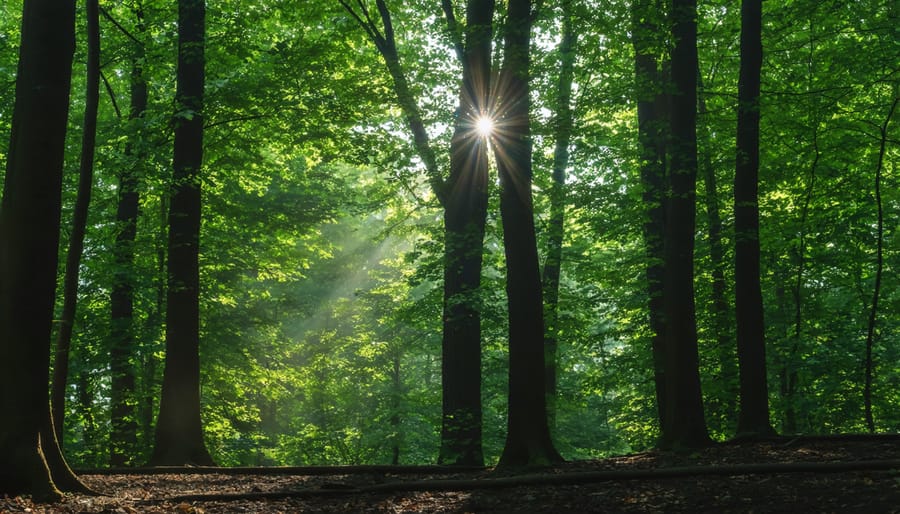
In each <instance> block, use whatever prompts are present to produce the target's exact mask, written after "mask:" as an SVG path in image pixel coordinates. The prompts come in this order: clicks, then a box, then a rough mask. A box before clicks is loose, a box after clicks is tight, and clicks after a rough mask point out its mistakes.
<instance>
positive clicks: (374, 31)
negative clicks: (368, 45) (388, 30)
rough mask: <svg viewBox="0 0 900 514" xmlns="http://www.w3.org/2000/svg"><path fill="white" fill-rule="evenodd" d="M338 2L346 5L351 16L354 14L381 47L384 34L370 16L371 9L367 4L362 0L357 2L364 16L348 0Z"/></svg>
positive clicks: (360, 24) (361, 25) (357, 21)
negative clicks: (367, 7) (369, 9)
mask: <svg viewBox="0 0 900 514" xmlns="http://www.w3.org/2000/svg"><path fill="white" fill-rule="evenodd" d="M338 2H340V4H341V5H342V6H343V7H344V10H346V11H347V12H348V13H349V14H350V16H353V18H354V19H355V20H356V23H357V24H359V26H360V27H362V29H363V30H365V31H366V34H367V35H368V36H369V38H370V39H371V40H372V41H373V42H374V43H375V46H378V47H379V48H380V47H381V45H382V44H383V42H384V36H382V35H381V33H380V32H379V31H378V27H377V26H375V23H374V22H373V21H372V18H371V17H369V11H368V9H366V6H365V5H363V3H362V2H361V1H359V0H357V3H358V4H359V6H360V8H361V10H362V13H363V16H360V15H359V13H357V12H356V11H355V10H354V9H353V6H352V5H350V4H349V3H348V2H347V1H346V0H338Z"/></svg>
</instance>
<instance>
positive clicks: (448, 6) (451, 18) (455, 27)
mask: <svg viewBox="0 0 900 514" xmlns="http://www.w3.org/2000/svg"><path fill="white" fill-rule="evenodd" d="M441 7H442V8H443V9H444V16H446V17H447V30H448V31H449V32H450V40H451V41H452V42H453V49H454V50H456V57H458V58H459V61H460V62H464V61H465V54H466V51H465V47H464V46H463V40H462V33H461V31H460V30H459V23H458V22H457V21H456V15H455V14H454V13H453V2H452V0H441Z"/></svg>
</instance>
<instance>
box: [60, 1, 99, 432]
mask: <svg viewBox="0 0 900 514" xmlns="http://www.w3.org/2000/svg"><path fill="white" fill-rule="evenodd" d="M85 10H86V17H87V33H88V38H87V39H88V40H87V45H88V48H87V57H88V58H87V79H86V81H85V94H84V96H85V104H84V124H83V128H82V135H81V161H80V166H79V170H78V196H77V198H76V200H75V212H74V215H73V217H72V231H71V235H70V236H69V246H68V251H67V252H66V271H65V279H64V280H63V307H62V315H61V316H60V322H59V332H58V333H57V339H56V348H55V351H54V353H53V383H52V384H53V385H52V392H51V401H50V405H51V410H52V414H53V426H54V428H55V431H56V437H57V439H58V440H59V442H60V445H62V433H63V413H64V412H65V410H66V382H67V381H68V376H69V349H70V347H71V345H72V328H73V327H74V325H75V309H76V307H77V303H78V273H79V267H80V266H81V255H82V253H83V251H84V233H85V228H86V225H87V217H88V208H89V207H90V204H91V189H92V188H93V184H94V148H95V146H96V141H97V106H98V104H99V101H100V9H99V6H98V4H97V2H96V1H95V0H89V1H88V2H87V3H86V4H85Z"/></svg>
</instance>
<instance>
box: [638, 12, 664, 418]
mask: <svg viewBox="0 0 900 514" xmlns="http://www.w3.org/2000/svg"><path fill="white" fill-rule="evenodd" d="M659 7H660V6H659V2H656V1H653V0H639V1H634V2H632V4H631V9H632V12H631V16H632V32H631V34H632V45H633V46H634V72H635V96H636V97H637V116H638V146H639V152H640V155H641V157H640V159H641V171H640V173H641V187H642V189H643V192H642V198H641V200H642V203H643V208H644V209H645V214H644V223H643V226H642V235H643V239H644V247H645V255H646V258H647V269H646V272H645V274H646V277H647V311H648V314H649V323H650V331H651V336H650V337H651V352H652V355H653V382H654V385H655V389H656V407H657V416H658V418H659V425H660V427H663V426H665V415H666V393H665V387H666V380H665V338H666V324H665V321H664V320H665V318H664V312H663V308H664V304H663V280H664V278H665V267H664V265H663V263H664V258H665V256H664V246H663V242H664V241H663V238H664V234H665V227H666V201H665V192H666V137H667V130H666V127H665V124H666V112H665V111H667V107H668V102H667V99H666V94H665V93H664V89H665V88H664V80H663V73H662V71H661V70H660V69H659V65H658V63H657V59H656V55H657V54H658V53H659V52H658V48H657V44H655V43H654V41H653V38H654V37H658V34H659V33H660V32H661V31H662V30H663V28H662V27H663V24H662V20H661V19H659V18H660V17H662V13H661V12H659Z"/></svg>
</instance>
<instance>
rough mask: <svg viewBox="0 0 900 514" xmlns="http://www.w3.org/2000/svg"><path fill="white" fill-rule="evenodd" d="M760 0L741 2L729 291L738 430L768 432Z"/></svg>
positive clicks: (764, 433) (750, 432) (755, 432)
mask: <svg viewBox="0 0 900 514" xmlns="http://www.w3.org/2000/svg"><path fill="white" fill-rule="evenodd" d="M761 24H762V1H761V0H743V2H742V3H741V69H740V78H739V80H738V113H737V118H738V120H737V159H736V167H735V174H734V233H735V238H734V239H735V248H734V290H735V302H734V306H735V314H736V321H737V348H738V366H739V370H740V409H739V411H738V427H737V433H738V435H753V436H768V435H772V434H774V433H775V431H774V430H773V429H772V425H771V424H770V423H769V389H768V385H767V374H766V342H765V325H764V322H763V303H762V289H761V287H760V279H759V274H760V266H759V252H760V250H759V197H758V196H759V194H758V189H759V178H758V177H759V89H760V84H759V83H760V69H761V67H762V38H761V30H762V25H761Z"/></svg>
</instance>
